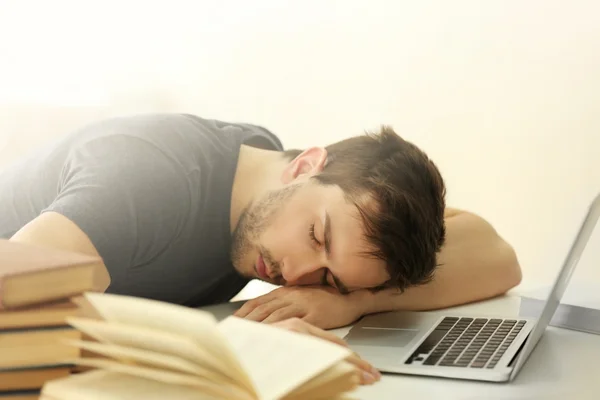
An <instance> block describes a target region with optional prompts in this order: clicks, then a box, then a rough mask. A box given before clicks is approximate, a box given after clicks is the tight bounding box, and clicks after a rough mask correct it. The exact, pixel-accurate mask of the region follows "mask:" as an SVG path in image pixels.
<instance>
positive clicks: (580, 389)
mask: <svg viewBox="0 0 600 400" xmlns="http://www.w3.org/2000/svg"><path fill="white" fill-rule="evenodd" d="M240 304H241V302H236V303H228V304H222V305H218V306H213V307H206V308H205V309H206V310H208V311H211V312H213V314H215V316H216V317H217V318H219V319H221V318H224V317H225V316H227V315H229V314H231V313H232V312H233V311H234V310H236V309H237V308H238V307H239V306H240ZM452 311H456V312H459V313H461V314H471V313H472V314H477V313H484V314H495V315H508V316H513V315H514V316H517V315H518V311H519V297H518V296H516V295H508V296H504V297H501V298H497V299H494V300H490V301H486V302H480V303H476V304H472V305H468V306H462V307H455V308H453V309H450V310H448V309H446V310H444V311H440V312H443V313H448V312H452ZM436 313H437V312H436ZM349 329H350V327H345V328H340V329H334V330H333V332H334V333H336V334H337V335H339V336H344V335H345V334H346V333H347V332H348V331H349ZM352 397H353V398H357V399H365V400H368V399H377V400H385V399H390V400H391V399H394V400H399V399H402V400H403V399H444V400H450V399H473V400H476V399H477V400H479V399H482V400H483V399H485V400H495V399H511V400H521V399H531V400H533V399H535V400H538V399H539V400H542V399H568V400H586V399H596V400H598V399H600V335H592V334H588V333H582V332H576V331H571V330H566V329H559V328H555V327H548V329H547V330H546V332H545V333H544V335H543V336H542V338H541V339H540V342H539V343H538V345H537V347H536V349H535V350H534V351H533V353H532V354H531V356H530V357H529V360H528V361H527V363H526V364H525V365H524V367H523V369H522V370H521V372H520V373H519V375H518V376H517V378H516V379H515V380H514V381H513V382H511V383H483V382H473V381H461V380H453V379H438V378H428V377H412V376H403V375H388V374H386V375H384V376H383V378H382V379H381V381H379V382H378V383H376V384H375V385H372V386H361V387H360V388H359V389H358V390H357V391H356V392H355V393H353V396H352Z"/></svg>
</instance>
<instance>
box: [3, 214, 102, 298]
mask: <svg viewBox="0 0 600 400" xmlns="http://www.w3.org/2000/svg"><path fill="white" fill-rule="evenodd" d="M10 240H12V241H15V242H21V243H27V244H32V245H37V246H47V247H53V248H57V249H61V250H66V251H72V252H76V253H83V254H89V255H92V256H95V257H99V256H100V255H99V254H98V251H97V250H96V248H95V247H94V245H93V244H92V241H91V240H90V238H89V237H88V236H87V235H86V234H85V233H84V232H83V231H82V230H81V229H79V227H78V226H77V225H75V224H74V223H73V222H72V221H71V220H69V219H68V218H66V217H65V216H63V215H61V214H58V213H55V212H46V213H43V214H41V215H39V216H38V217H36V218H35V219H33V220H32V221H31V222H29V223H28V224H27V225H25V226H24V227H22V228H21V229H20V230H19V231H18V232H17V233H15V234H14V235H13V236H12V237H11V238H10ZM95 281H96V282H95V284H94V287H95V290H97V291H99V292H103V291H105V290H106V289H107V288H108V286H109V284H110V276H109V274H108V271H107V270H106V267H105V266H104V265H103V268H99V269H98V276H96V277H95Z"/></svg>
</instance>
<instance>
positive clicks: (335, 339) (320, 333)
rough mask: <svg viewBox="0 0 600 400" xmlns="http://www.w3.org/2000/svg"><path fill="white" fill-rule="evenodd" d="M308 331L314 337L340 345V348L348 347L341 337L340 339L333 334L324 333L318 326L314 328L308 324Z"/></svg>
mask: <svg viewBox="0 0 600 400" xmlns="http://www.w3.org/2000/svg"><path fill="white" fill-rule="evenodd" d="M306 330H307V332H308V333H309V334H311V335H313V336H316V337H319V338H321V339H325V340H328V341H330V342H333V343H335V344H339V345H340V346H344V347H348V343H346V342H345V341H344V339H342V338H341V337H339V336H337V335H335V334H333V333H331V332H327V331H324V330H323V329H320V328H317V327H316V326H313V325H311V324H309V323H306Z"/></svg>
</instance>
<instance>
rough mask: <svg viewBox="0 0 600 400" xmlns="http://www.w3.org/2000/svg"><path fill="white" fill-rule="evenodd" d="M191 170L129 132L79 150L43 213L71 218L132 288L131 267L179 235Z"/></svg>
mask: <svg viewBox="0 0 600 400" xmlns="http://www.w3.org/2000/svg"><path fill="white" fill-rule="evenodd" d="M189 191H190V189H189V185H188V183H187V178H186V173H185V171H183V170H182V167H181V165H180V164H179V163H178V162H177V160H174V159H172V158H171V157H169V156H167V155H166V154H165V153H163V152H162V151H161V150H160V149H159V148H157V147H156V146H155V145H154V144H151V143H149V142H146V141H145V140H143V139H140V138H137V137H131V136H125V135H112V136H106V137H101V138H97V139H94V140H91V141H89V142H86V143H85V144H81V145H79V146H77V147H76V148H74V149H73V150H72V151H71V153H70V154H69V156H68V158H67V161H66V163H65V165H64V168H63V170H62V174H61V179H60V182H59V187H58V193H57V196H56V198H55V200H54V201H53V202H52V204H51V205H50V206H49V207H47V208H46V209H45V210H44V211H54V212H57V213H60V214H62V215H64V216H65V217H67V218H69V219H70V220H71V221H73V222H74V223H75V224H76V225H77V226H78V227H79V228H80V229H82V230H83V231H84V232H85V233H86V234H87V235H88V237H89V238H90V240H91V241H92V243H93V244H94V246H95V247H96V249H97V250H98V252H99V253H100V256H101V257H102V258H103V260H104V263H105V265H106V267H107V269H108V271H109V273H110V275H111V280H112V283H111V288H110V289H111V290H117V291H122V290H125V291H127V289H128V288H127V285H128V284H134V283H132V282H129V283H128V279H127V275H128V272H129V271H130V270H131V268H138V267H143V266H144V265H145V264H147V263H149V262H150V261H151V260H152V259H153V258H155V257H157V256H158V255H160V253H161V252H163V251H165V250H166V249H167V248H168V247H169V246H170V244H171V243H172V242H173V241H174V240H176V238H177V236H178V235H179V234H180V233H181V231H182V229H183V226H184V225H185V222H186V216H187V215H189V209H190V194H189Z"/></svg>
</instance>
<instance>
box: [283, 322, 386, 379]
mask: <svg viewBox="0 0 600 400" xmlns="http://www.w3.org/2000/svg"><path fill="white" fill-rule="evenodd" d="M273 326H278V327H280V328H284V329H288V330H290V331H294V332H298V333H302V334H305V335H312V336H316V337H318V338H321V339H325V340H328V341H330V342H333V343H336V344H338V345H340V346H344V347H347V346H348V345H347V344H346V342H344V341H343V340H342V339H341V338H339V337H338V336H336V335H334V334H333V333H331V332H327V331H324V330H322V329H319V328H317V327H316V326H312V325H311V324H309V323H307V322H305V321H302V320H301V319H299V318H290V319H286V320H283V321H279V322H275V323H273ZM346 360H347V361H348V362H350V363H351V364H353V365H354V366H355V367H356V368H357V372H359V374H360V383H361V385H370V384H372V383H375V382H377V381H378V380H379V379H380V378H381V373H380V372H379V371H377V370H376V369H375V368H373V366H371V364H369V363H368V362H366V361H365V360H363V359H361V358H360V357H359V356H358V355H357V354H356V353H355V354H353V355H351V356H350V357H348V358H347V359H346Z"/></svg>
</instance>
